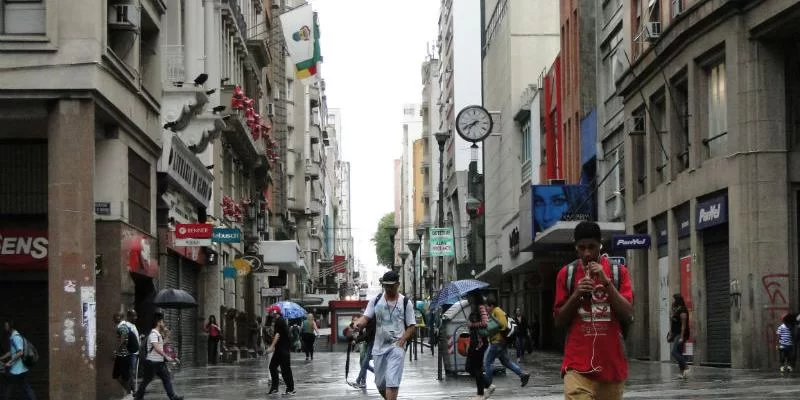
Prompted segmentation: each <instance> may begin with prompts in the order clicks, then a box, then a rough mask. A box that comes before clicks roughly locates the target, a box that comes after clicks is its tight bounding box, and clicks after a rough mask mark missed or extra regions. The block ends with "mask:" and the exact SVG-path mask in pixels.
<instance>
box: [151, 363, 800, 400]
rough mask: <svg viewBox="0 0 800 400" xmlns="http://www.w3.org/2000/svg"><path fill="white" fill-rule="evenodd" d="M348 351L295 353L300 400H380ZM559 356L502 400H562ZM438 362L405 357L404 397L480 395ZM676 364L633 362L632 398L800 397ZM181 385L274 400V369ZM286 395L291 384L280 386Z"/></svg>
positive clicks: (508, 389)
mask: <svg viewBox="0 0 800 400" xmlns="http://www.w3.org/2000/svg"><path fill="white" fill-rule="evenodd" d="M357 363H358V354H356V353H353V354H352V356H351V365H350V375H349V377H350V380H351V381H352V380H354V379H355V377H356V376H357V375H358V366H357ZM344 365H345V354H344V353H343V352H337V353H317V354H316V355H315V360H314V361H313V362H306V361H304V356H303V355H302V354H293V355H292V367H293V368H292V369H293V371H294V377H295V382H296V389H297V395H295V396H294V397H295V398H303V399H320V400H321V399H357V398H365V399H366V398H373V399H379V398H380V395H379V394H378V392H377V390H376V389H375V386H374V384H373V382H372V379H373V376H372V374H371V373H370V374H369V375H368V378H367V380H368V385H367V389H366V390H364V391H362V390H357V389H354V388H352V387H351V386H349V385H347V384H346V383H345V379H344ZM559 366H560V356H559V355H558V354H553V353H537V352H534V353H533V354H531V355H528V357H527V361H525V362H524V363H523V369H524V370H526V371H530V372H531V374H532V377H531V381H530V383H529V384H528V386H527V387H525V388H520V386H519V379H518V378H517V377H516V376H515V375H514V374H512V373H511V372H510V371H509V375H508V376H503V375H500V376H498V377H496V379H495V382H494V383H495V385H496V386H497V391H496V392H495V393H494V395H493V396H492V398H497V399H511V400H514V399H531V398H534V399H563V391H562V390H563V389H562V384H561V379H560V376H559V373H558V370H559ZM436 375H437V366H436V358H435V357H432V356H431V355H430V353H429V352H428V353H425V354H420V355H419V358H418V361H413V362H409V361H408V359H407V358H406V365H405V373H404V375H403V383H402V385H401V387H400V398H401V399H469V398H471V397H472V396H474V394H475V389H474V386H473V384H474V381H473V380H472V379H470V378H469V377H466V376H464V377H448V376H445V380H443V381H437V380H436ZM676 376H677V366H676V365H675V364H674V363H659V362H644V361H631V362H630V377H629V379H628V382H627V388H626V391H625V398H626V399H759V400H761V399H770V400H772V399H800V373H795V374H783V375H782V374H781V373H779V372H768V371H750V370H734V369H722V368H713V367H700V366H695V367H692V370H691V375H690V377H689V379H687V380H680V379H676ZM174 383H175V388H176V391H177V392H178V394H180V395H183V396H185V397H186V399H187V400H206V399H208V400H210V399H235V400H249V399H267V398H282V397H284V396H274V395H273V396H267V395H266V393H267V391H268V390H269V371H268V370H267V364H266V360H265V359H264V358H262V359H260V360H249V361H243V362H240V363H239V364H237V365H220V366H214V367H199V368H183V369H182V370H181V371H179V372H178V373H177V374H176V375H175V382H174ZM280 389H281V392H283V391H284V390H285V386H283V384H281V388H280ZM146 398H147V399H164V398H166V396H165V395H164V392H163V389H162V388H161V383H160V382H159V381H158V380H156V381H154V382H153V383H152V384H151V385H150V388H149V391H148V395H147V397H146Z"/></svg>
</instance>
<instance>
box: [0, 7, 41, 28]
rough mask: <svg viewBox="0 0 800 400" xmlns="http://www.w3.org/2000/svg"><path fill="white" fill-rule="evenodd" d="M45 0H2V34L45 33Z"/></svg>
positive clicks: (0, 14)
mask: <svg viewBox="0 0 800 400" xmlns="http://www.w3.org/2000/svg"><path fill="white" fill-rule="evenodd" d="M45 25H46V24H45V5H44V1H43V0H0V34H4V35H44V34H45V30H46V29H45V28H46V26H45Z"/></svg>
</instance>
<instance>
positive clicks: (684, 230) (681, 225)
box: [675, 207, 692, 238]
mask: <svg viewBox="0 0 800 400" xmlns="http://www.w3.org/2000/svg"><path fill="white" fill-rule="evenodd" d="M675 219H677V220H678V238H683V237H686V236H689V235H691V233H692V230H691V224H690V222H691V217H690V216H689V207H681V208H679V209H677V210H676V211H675Z"/></svg>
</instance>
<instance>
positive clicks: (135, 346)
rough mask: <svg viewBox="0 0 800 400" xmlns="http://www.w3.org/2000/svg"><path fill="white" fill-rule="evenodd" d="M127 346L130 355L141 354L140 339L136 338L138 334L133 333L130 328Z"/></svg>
mask: <svg viewBox="0 0 800 400" xmlns="http://www.w3.org/2000/svg"><path fill="white" fill-rule="evenodd" d="M125 345H126V347H127V349H128V353H130V354H136V353H138V352H139V338H138V337H136V333H134V332H133V329H131V327H130V326H128V341H127V342H126V344H125Z"/></svg>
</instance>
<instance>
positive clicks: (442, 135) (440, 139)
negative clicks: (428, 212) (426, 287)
mask: <svg viewBox="0 0 800 400" xmlns="http://www.w3.org/2000/svg"><path fill="white" fill-rule="evenodd" d="M433 136H435V137H436V143H437V144H439V198H438V199H437V200H436V203H437V204H436V207H438V208H439V219H438V220H437V221H436V222H437V224H436V226H437V227H438V228H443V227H444V225H443V224H444V145H445V144H446V143H447V140H448V139H450V132H436V133H435V134H433ZM443 283H444V256H440V257H439V285H438V287H439V288H441V287H442V284H443ZM439 378H440V379H439V380H441V371H439Z"/></svg>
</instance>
